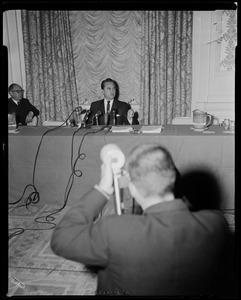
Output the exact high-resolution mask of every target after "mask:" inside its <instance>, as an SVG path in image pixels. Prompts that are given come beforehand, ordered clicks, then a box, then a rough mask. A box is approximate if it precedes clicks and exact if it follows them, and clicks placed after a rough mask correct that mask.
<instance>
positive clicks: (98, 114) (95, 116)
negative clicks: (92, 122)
mask: <svg viewBox="0 0 241 300" xmlns="http://www.w3.org/2000/svg"><path fill="white" fill-rule="evenodd" d="M101 115H102V112H101V111H100V110H98V111H97V113H96V114H95V115H94V117H93V118H98V117H99V116H101Z"/></svg>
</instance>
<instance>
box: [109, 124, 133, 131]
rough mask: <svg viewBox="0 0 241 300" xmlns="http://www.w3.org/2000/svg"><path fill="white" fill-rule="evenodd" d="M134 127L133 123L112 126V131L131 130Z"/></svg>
mask: <svg viewBox="0 0 241 300" xmlns="http://www.w3.org/2000/svg"><path fill="white" fill-rule="evenodd" d="M131 130H133V129H132V127H131V125H128V126H125V125H122V126H112V127H111V131H112V132H130V131H131Z"/></svg>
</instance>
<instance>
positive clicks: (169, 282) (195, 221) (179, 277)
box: [51, 143, 228, 296]
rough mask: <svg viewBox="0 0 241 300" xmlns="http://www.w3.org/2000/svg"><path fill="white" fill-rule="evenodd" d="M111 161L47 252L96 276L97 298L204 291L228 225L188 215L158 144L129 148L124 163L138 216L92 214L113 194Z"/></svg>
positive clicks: (218, 217) (212, 214) (211, 213)
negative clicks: (95, 272)
mask: <svg viewBox="0 0 241 300" xmlns="http://www.w3.org/2000/svg"><path fill="white" fill-rule="evenodd" d="M112 159H113V158H111V156H108V157H106V160H105V162H104V163H103V164H102V166H101V179H100V182H99V184H98V185H95V186H94V187H93V189H91V190H90V191H89V192H87V193H86V194H85V195H84V196H83V197H82V198H81V199H80V200H79V203H78V204H77V205H75V206H74V207H72V208H70V209H69V211H68V212H67V213H66V214H65V216H64V217H63V218H62V220H61V221H60V223H59V224H58V225H57V227H56V228H55V230H54V232H53V236H52V240H51V247H52V249H53V251H54V252H55V253H56V254H57V255H60V256H63V257H65V258H66V259H70V260H74V261H77V262H80V263H83V264H86V265H88V266H95V267H96V268H97V270H98V286H97V291H96V294H97V295H121V294H123V295H161V296H169V295H172V296H173V295H174V296H175V295H182V296H184V295H187V296H191V295H194V296H200V295H204V294H206V295H207V294H209V293H211V292H210V291H211V288H212V284H213V282H214V279H215V276H216V273H217V272H218V266H219V263H220V259H221V255H222V252H223V250H224V247H225V243H226V239H227V235H228V226H227V223H226V220H225V218H224V216H223V215H222V213H221V212H219V211H216V210H200V211H196V212H193V211H190V210H189V209H188V207H187V205H186V204H185V202H184V201H183V200H182V199H176V198H175V196H174V186H175V181H176V172H177V170H176V168H175V166H174V163H173V160H172V157H171V155H170V154H169V152H168V151H167V150H166V149H165V148H163V147H161V146H160V145H159V144H155V143H153V144H152V143H150V144H148V143H147V144H142V145H140V146H138V147H136V148H135V149H134V150H133V151H132V152H131V154H130V156H129V158H128V160H127V162H126V167H125V169H126V172H127V177H128V178H129V190H130V193H131V195H132V197H134V198H135V200H136V201H137V202H138V203H139V205H141V207H142V209H143V214H142V215H130V214H128V215H127V214H125V215H123V214H122V215H120V216H119V215H111V216H102V217H100V218H99V219H98V215H99V214H100V212H101V211H102V209H103V207H104V206H105V204H106V203H107V202H108V201H109V199H110V197H111V195H112V193H113V192H114V188H113V172H112V164H113V163H114V160H112Z"/></svg>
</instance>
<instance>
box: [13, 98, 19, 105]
mask: <svg viewBox="0 0 241 300" xmlns="http://www.w3.org/2000/svg"><path fill="white" fill-rule="evenodd" d="M12 100H13V102H15V103H16V104H17V105H18V104H19V103H20V101H19V102H18V101H16V100H14V99H13V98H12Z"/></svg>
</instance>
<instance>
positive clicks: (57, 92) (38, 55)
mask: <svg viewBox="0 0 241 300" xmlns="http://www.w3.org/2000/svg"><path fill="white" fill-rule="evenodd" d="M22 26H23V41H24V55H25V69H26V90H27V93H26V97H27V98H28V99H29V100H30V101H31V102H32V103H33V104H34V105H36V107H38V108H39V109H40V112H41V113H40V118H41V122H43V121H44V120H57V121H63V120H65V119H66V118H67V117H68V116H69V114H70V113H71V111H72V110H73V109H74V107H76V106H77V105H78V94H77V87H76V80H75V71H74V59H73V49H72V42H71V30H70V23H69V14H68V12H65V11H24V10H23V11H22Z"/></svg>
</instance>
